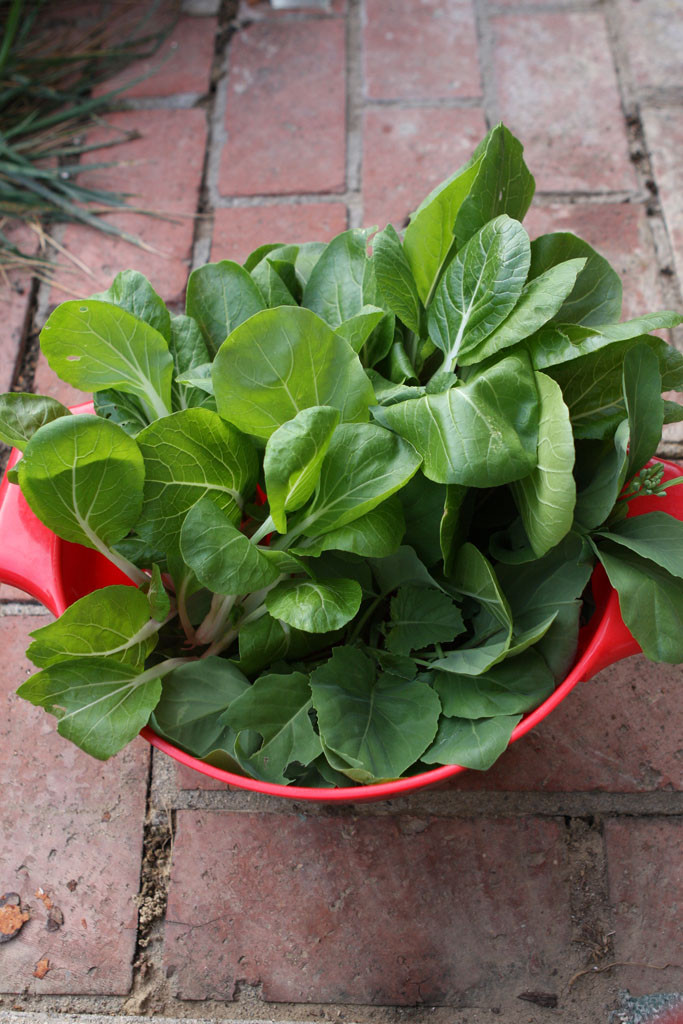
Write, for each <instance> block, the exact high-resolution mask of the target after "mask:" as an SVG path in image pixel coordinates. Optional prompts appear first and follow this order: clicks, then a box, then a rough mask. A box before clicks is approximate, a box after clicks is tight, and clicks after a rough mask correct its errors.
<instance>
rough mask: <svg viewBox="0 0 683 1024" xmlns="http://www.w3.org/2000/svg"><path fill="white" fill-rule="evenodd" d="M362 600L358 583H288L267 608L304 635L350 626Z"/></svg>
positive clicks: (277, 589)
mask: <svg viewBox="0 0 683 1024" xmlns="http://www.w3.org/2000/svg"><path fill="white" fill-rule="evenodd" d="M361 600H362V590H361V588H360V585H359V584H358V583H356V581H355V580H345V579H336V580H305V579H294V580H285V581H283V582H282V583H278V585H277V586H276V587H274V588H273V590H271V591H269V592H268V594H267V595H266V602H265V603H266V608H267V609H268V611H269V612H270V614H271V615H272V616H273V617H274V618H276V619H282V621H283V622H286V623H287V624H288V625H290V626H294V628H295V629H301V630H303V631H304V632H305V633H328V632H329V631H330V630H332V629H339V628H340V627H341V626H345V625H346V623H347V622H349V621H350V620H351V619H352V618H353V617H354V615H355V614H356V612H357V611H358V609H359V608H360V603H361Z"/></svg>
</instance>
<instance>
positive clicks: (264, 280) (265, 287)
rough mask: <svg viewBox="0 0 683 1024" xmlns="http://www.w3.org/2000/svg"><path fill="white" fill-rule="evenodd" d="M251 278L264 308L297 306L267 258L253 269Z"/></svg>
mask: <svg viewBox="0 0 683 1024" xmlns="http://www.w3.org/2000/svg"><path fill="white" fill-rule="evenodd" d="M292 269H293V268H292ZM251 276H252V278H253V280H254V281H255V283H256V284H257V286H258V289H259V291H260V292H261V295H262V296H263V298H264V300H265V305H266V307H268V308H273V307H275V306H296V305H298V303H297V301H296V299H295V298H294V296H293V295H292V293H291V291H290V289H289V288H288V287H287V285H286V284H285V282H284V281H283V280H282V277H281V276H280V274H279V273H278V271H277V269H276V268H275V267H274V266H273V263H272V262H271V260H270V259H268V258H267V257H266V259H264V260H261V262H260V263H259V264H258V265H257V266H256V267H254V269H253V270H252V272H251Z"/></svg>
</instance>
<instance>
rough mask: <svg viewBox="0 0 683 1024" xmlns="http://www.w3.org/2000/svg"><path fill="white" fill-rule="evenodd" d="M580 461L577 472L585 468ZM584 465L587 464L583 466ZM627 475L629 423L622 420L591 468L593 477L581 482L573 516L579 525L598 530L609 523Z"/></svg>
mask: <svg viewBox="0 0 683 1024" xmlns="http://www.w3.org/2000/svg"><path fill="white" fill-rule="evenodd" d="M582 462H584V460H581V459H579V460H578V468H579V469H581V468H583V466H582ZM584 464H585V462H584ZM627 472H628V420H622V421H621V423H620V424H619V426H618V427H617V429H616V431H615V433H614V439H613V442H612V444H611V445H610V444H608V445H607V450H604V449H603V450H602V451H601V453H600V458H599V459H598V460H597V462H596V463H595V465H593V466H592V475H591V477H590V479H588V480H587V481H585V482H584V481H582V485H581V488H580V490H579V491H578V493H577V495H576V507H575V510H574V516H575V518H576V521H577V523H580V524H581V526H583V527H585V528H586V529H588V530H595V529H597V527H598V526H601V525H602V523H604V521H605V520H606V519H607V517H608V516H609V514H610V512H611V511H612V509H613V508H614V504H615V502H616V501H617V499H618V497H619V495H620V493H621V490H622V488H623V486H624V484H625V482H626V475H627Z"/></svg>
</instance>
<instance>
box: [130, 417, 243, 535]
mask: <svg viewBox="0 0 683 1024" xmlns="http://www.w3.org/2000/svg"><path fill="white" fill-rule="evenodd" d="M138 444H139V445H140V450H141V452H142V455H143V457H144V460H145V496H144V504H143V508H142V517H141V519H140V522H139V524H138V527H137V528H138V529H139V531H140V533H142V535H143V536H144V537H146V538H147V539H148V540H152V541H154V542H155V543H157V544H158V545H159V547H160V548H161V549H162V550H166V549H167V548H168V547H169V545H170V544H171V543H172V542H173V540H174V538H175V539H176V540H177V538H178V537H179V535H180V528H181V526H182V524H183V520H184V518H185V516H186V514H187V512H188V511H189V509H191V508H192V506H193V505H194V504H195V503H196V502H197V501H199V499H200V498H203V497H205V496H206V495H210V496H211V498H212V499H213V501H214V502H216V504H217V505H218V506H219V507H220V508H221V509H222V510H223V511H224V512H225V513H226V514H227V515H228V517H229V518H230V519H232V520H233V521H234V522H238V521H239V519H240V516H241V511H242V507H243V505H244V500H245V496H249V495H250V494H251V492H252V490H253V488H254V487H255V484H256V475H257V472H258V462H257V458H256V453H255V451H254V449H253V448H252V446H251V443H250V442H249V441H248V440H247V438H245V437H242V436H241V435H240V434H239V433H238V432H237V431H236V430H234V429H233V428H232V427H231V426H230V425H229V424H228V423H225V422H224V421H223V420H222V419H221V418H220V416H218V415H217V414H216V413H215V412H211V410H210V409H184V410H182V411H181V412H177V413H174V414H173V416H168V417H166V418H165V419H163V420H157V421H156V422H155V423H152V424H151V425H150V426H149V427H147V429H146V430H143V431H142V433H140V434H139V435H138Z"/></svg>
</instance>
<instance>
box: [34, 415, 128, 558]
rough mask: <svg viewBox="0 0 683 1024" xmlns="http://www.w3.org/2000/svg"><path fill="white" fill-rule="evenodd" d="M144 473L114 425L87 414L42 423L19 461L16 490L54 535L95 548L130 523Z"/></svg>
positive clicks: (116, 537)
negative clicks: (17, 487) (17, 489)
mask: <svg viewBox="0 0 683 1024" xmlns="http://www.w3.org/2000/svg"><path fill="white" fill-rule="evenodd" d="M144 475H145V471H144V465H143V462H142V457H141V455H140V452H139V450H138V447H137V445H136V443H135V441H134V440H133V439H132V438H130V437H129V436H128V434H126V432H125V431H124V430H122V429H121V427H118V426H116V424H114V423H109V422H108V421H107V420H101V419H99V418H98V417H97V416H88V415H82V416H63V417H61V418H60V419H56V420H53V421H52V422H51V423H47V424H45V426H44V427H42V428H41V429H40V431H39V432H38V433H37V434H34V435H33V437H32V438H31V440H30V441H29V443H28V445H27V446H26V451H25V452H24V457H23V458H22V460H21V462H20V463H19V483H20V486H21V490H22V492H23V495H24V497H25V498H26V500H27V502H28V503H29V505H30V506H31V508H32V509H33V511H34V512H35V514H36V515H37V516H38V518H39V519H40V520H41V522H43V523H44V524H45V525H46V526H47V527H48V529H50V530H52V531H53V533H56V534H57V536H58V537H62V538H63V539H64V540H70V541H73V542H74V543H76V544H85V546H86V547H89V548H95V549H96V550H98V551H103V548H106V547H108V546H109V545H111V544H115V543H116V542H117V541H119V540H122V539H123V537H125V536H126V534H127V533H128V532H129V530H131V529H132V527H133V526H134V525H135V523H136V521H137V519H138V516H139V515H140V508H141V506H142V487H143V481H144ZM104 553H105V554H107V552H106V550H105V551H104Z"/></svg>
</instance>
